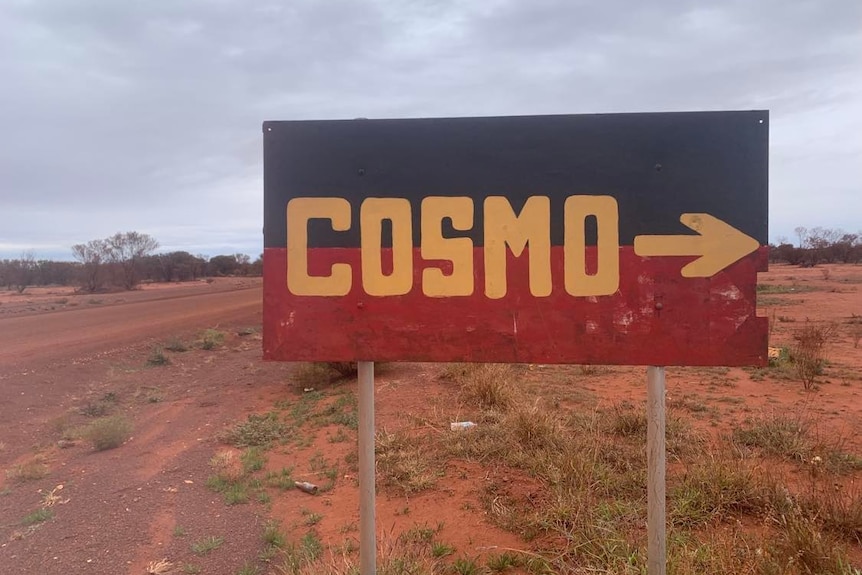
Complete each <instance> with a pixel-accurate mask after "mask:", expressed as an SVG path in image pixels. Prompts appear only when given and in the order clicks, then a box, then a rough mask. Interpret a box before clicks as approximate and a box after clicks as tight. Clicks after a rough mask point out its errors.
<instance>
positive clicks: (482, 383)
mask: <svg viewBox="0 0 862 575" xmlns="http://www.w3.org/2000/svg"><path fill="white" fill-rule="evenodd" d="M513 377H514V370H513V368H512V366H511V365H507V364H502V363H489V364H472V365H471V366H470V367H469V368H462V372H461V375H460V377H459V378H458V379H457V380H456V381H458V382H459V383H460V384H461V397H462V399H463V400H464V402H465V403H467V404H470V405H475V406H477V407H480V408H481V409H486V410H496V411H500V412H505V411H508V410H509V408H511V407H512V405H513V404H514V403H515V400H516V395H515V392H514V388H513V385H512V379H513Z"/></svg>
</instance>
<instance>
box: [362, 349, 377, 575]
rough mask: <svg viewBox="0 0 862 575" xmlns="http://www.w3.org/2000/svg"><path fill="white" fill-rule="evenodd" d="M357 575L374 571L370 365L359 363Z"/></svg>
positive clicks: (375, 535)
mask: <svg viewBox="0 0 862 575" xmlns="http://www.w3.org/2000/svg"><path fill="white" fill-rule="evenodd" d="M358 367H359V572H360V574H361V575H374V573H375V572H376V570H377V533H376V530H375V509H374V498H375V476H374V469H375V466H374V362H373V361H360V362H359V365H358Z"/></svg>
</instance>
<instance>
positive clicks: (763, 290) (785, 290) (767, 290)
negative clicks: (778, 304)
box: [757, 284, 817, 295]
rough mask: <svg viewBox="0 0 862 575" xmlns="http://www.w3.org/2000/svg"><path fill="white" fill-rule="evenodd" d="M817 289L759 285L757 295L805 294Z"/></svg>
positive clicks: (799, 286)
mask: <svg viewBox="0 0 862 575" xmlns="http://www.w3.org/2000/svg"><path fill="white" fill-rule="evenodd" d="M816 289H817V288H815V287H813V286H803V285H796V284H794V285H782V284H778V285H776V284H757V293H758V295H759V294H772V295H782V294H793V293H805V292H811V291H815V290H816Z"/></svg>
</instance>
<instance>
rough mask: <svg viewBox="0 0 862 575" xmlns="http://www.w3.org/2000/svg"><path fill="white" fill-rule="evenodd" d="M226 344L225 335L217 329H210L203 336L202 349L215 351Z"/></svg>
mask: <svg viewBox="0 0 862 575" xmlns="http://www.w3.org/2000/svg"><path fill="white" fill-rule="evenodd" d="M223 343H224V333H223V332H221V331H219V330H217V329H208V330H206V331H204V332H203V334H201V339H200V346H201V349H205V350H208V351H209V350H213V349H215V348H217V347H219V346H220V345H221V344H223Z"/></svg>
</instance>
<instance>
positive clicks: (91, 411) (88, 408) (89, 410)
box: [78, 401, 112, 417]
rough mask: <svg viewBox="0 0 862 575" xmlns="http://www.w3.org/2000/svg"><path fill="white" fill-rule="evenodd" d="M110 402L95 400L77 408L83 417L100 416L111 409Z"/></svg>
mask: <svg viewBox="0 0 862 575" xmlns="http://www.w3.org/2000/svg"><path fill="white" fill-rule="evenodd" d="M111 407H112V406H111V404H110V403H108V402H106V401H95V402H90V403H88V404H87V405H85V406H84V407H82V408H81V409H79V410H78V413H80V414H81V415H83V416H84V417H102V416H104V415H107V414H108V412H109V411H110V410H111Z"/></svg>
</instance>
